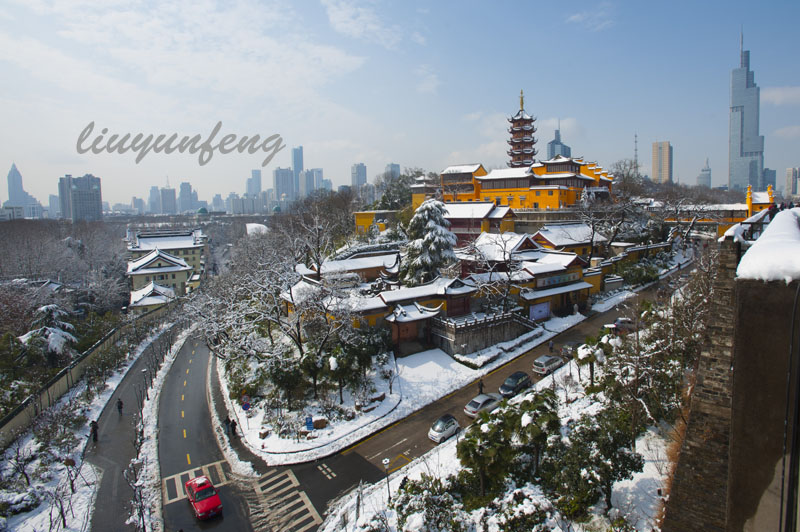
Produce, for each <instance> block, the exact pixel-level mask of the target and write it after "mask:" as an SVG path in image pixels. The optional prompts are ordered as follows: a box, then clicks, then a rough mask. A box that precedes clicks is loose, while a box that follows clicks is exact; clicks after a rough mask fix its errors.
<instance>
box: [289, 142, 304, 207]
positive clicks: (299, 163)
mask: <svg viewBox="0 0 800 532" xmlns="http://www.w3.org/2000/svg"><path fill="white" fill-rule="evenodd" d="M302 171H303V147H302V146H298V147H296V148H292V173H293V174H294V189H293V191H292V194H293V195H292V197H291V199H300V172H302Z"/></svg>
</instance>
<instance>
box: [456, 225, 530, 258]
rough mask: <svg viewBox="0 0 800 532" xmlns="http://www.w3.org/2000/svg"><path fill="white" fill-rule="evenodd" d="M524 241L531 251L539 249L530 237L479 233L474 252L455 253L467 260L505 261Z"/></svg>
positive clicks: (468, 250)
mask: <svg viewBox="0 0 800 532" xmlns="http://www.w3.org/2000/svg"><path fill="white" fill-rule="evenodd" d="M525 240H528V242H529V243H530V244H531V245H532V246H533V250H532V251H536V250H538V249H540V246H539V244H537V243H536V242H534V241H533V240H532V239H531V238H530V235H527V234H520V233H512V232H510V231H508V232H505V233H481V234H480V236H478V238H476V239H475V242H474V243H473V245H474V248H475V249H474V250H473V249H471V248H462V249H460V250H458V251H457V252H456V255H457V256H458V257H459V258H462V259H467V260H470V259H476V258H480V259H484V260H489V261H505V260H507V259H508V255H509V253H516V252H517V251H518V248H519V247H520V245H521V244H522V243H523V242H525ZM474 251H477V253H475V252H474ZM526 251H527V250H526Z"/></svg>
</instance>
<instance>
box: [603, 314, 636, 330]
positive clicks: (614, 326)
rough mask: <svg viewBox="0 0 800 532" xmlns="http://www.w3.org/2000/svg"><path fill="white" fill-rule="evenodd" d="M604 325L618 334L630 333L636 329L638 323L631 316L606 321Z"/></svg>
mask: <svg viewBox="0 0 800 532" xmlns="http://www.w3.org/2000/svg"><path fill="white" fill-rule="evenodd" d="M603 327H605V328H606V329H608V330H609V331H612V332H616V333H617V334H628V333H630V332H633V331H635V330H636V323H634V321H633V320H632V319H630V318H622V317H620V318H617V319H616V320H614V323H606V324H605V325H603Z"/></svg>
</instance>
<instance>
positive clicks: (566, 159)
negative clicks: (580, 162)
mask: <svg viewBox="0 0 800 532" xmlns="http://www.w3.org/2000/svg"><path fill="white" fill-rule="evenodd" d="M571 161H575V160H574V159H573V158H572V157H564V156H563V155H561V154H560V153H559V154H558V155H556V156H555V157H553V158H552V159H547V160H546V161H541V162H542V164H553V163H568V162H571Z"/></svg>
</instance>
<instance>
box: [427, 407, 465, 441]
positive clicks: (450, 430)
mask: <svg viewBox="0 0 800 532" xmlns="http://www.w3.org/2000/svg"><path fill="white" fill-rule="evenodd" d="M460 428H461V427H459V426H458V420H457V419H456V418H455V417H454V416H453V415H452V414H445V415H443V416H442V417H440V418H439V419H437V420H436V421H434V422H433V425H432V426H431V429H430V430H429V431H428V438H430V439H432V440H433V441H435V442H436V443H441V442H443V441H444V440H446V439H447V438H449V437H450V436H452V435H453V434H455V433H456V432H458V430H459V429H460Z"/></svg>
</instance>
